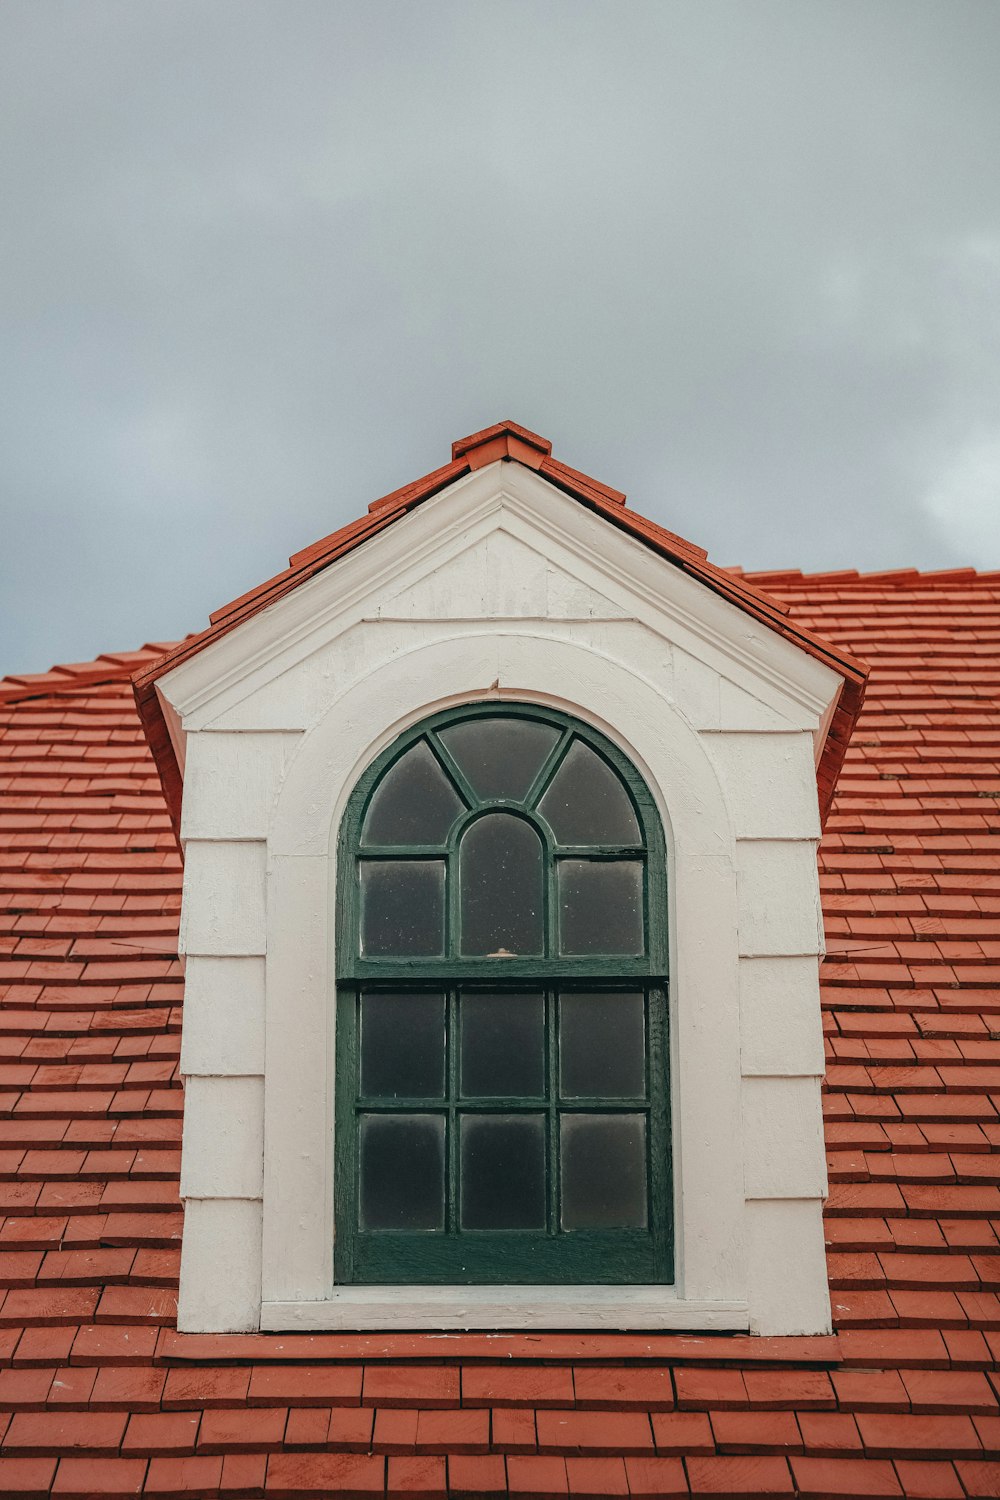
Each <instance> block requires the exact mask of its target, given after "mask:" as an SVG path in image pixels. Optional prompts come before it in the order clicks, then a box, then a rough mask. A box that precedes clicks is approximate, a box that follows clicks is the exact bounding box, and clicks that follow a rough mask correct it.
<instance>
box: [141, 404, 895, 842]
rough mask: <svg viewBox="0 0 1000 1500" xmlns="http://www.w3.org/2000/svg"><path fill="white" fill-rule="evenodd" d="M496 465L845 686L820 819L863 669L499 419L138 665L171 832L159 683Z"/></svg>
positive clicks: (827, 731) (821, 772) (173, 749)
mask: <svg viewBox="0 0 1000 1500" xmlns="http://www.w3.org/2000/svg"><path fill="white" fill-rule="evenodd" d="M496 463H503V464H513V465H519V466H521V467H523V468H524V469H525V470H528V471H532V472H534V473H536V474H537V475H538V476H539V477H540V478H542V479H544V480H545V481H547V482H548V484H550V485H552V486H553V487H554V488H555V489H557V490H559V491H561V492H562V493H564V494H566V495H569V496H571V497H572V498H573V499H574V500H576V501H578V502H579V503H580V504H581V505H582V506H584V507H585V508H586V509H588V510H589V511H591V512H593V513H594V514H596V515H598V516H600V517H601V518H602V519H603V520H605V521H606V522H608V523H609V524H610V525H611V526H613V527H616V528H618V529H619V530H621V531H623V532H625V533H626V534H627V535H629V536H630V537H632V538H634V539H636V540H638V541H639V542H641V543H642V544H643V545H644V546H646V547H648V548H650V549H651V550H652V551H653V552H654V553H656V554H657V555H658V556H660V557H662V558H663V559H665V560H666V561H667V562H668V563H670V564H671V565H672V566H673V567H675V568H677V569H679V570H680V571H681V572H682V573H684V574H686V575H688V576H689V577H691V578H692V579H694V580H695V581H697V582H698V583H700V584H702V585H704V586H705V587H706V588H707V589H709V590H711V592H712V593H714V594H716V595H718V596H719V597H720V598H721V599H724V600H725V601H726V602H727V603H729V604H731V605H734V606H735V607H736V608H737V609H740V610H742V611H743V612H744V613H746V614H747V615H749V616H750V617H751V618H752V619H753V620H755V621H756V622H757V623H758V624H760V625H763V626H765V627H766V628H767V629H768V630H770V631H773V632H774V633H775V634H776V635H778V636H780V637H781V638H783V639H784V640H786V641H789V642H790V643H792V644H793V645H795V646H796V647H798V648H799V649H801V650H802V651H804V652H805V653H806V654H807V655H808V656H811V657H813V658H814V659H815V660H817V661H819V662H820V663H822V664H823V665H824V666H826V667H829V668H830V669H832V671H833V672H835V673H836V674H837V676H838V677H839V678H840V679H841V682H842V687H841V689H840V692H839V697H838V698H837V699H836V701H835V702H834V703H832V704H831V706H830V710H829V712H828V713H827V715H826V717H825V719H824V724H823V741H822V744H821V745H820V746H818V747H817V749H818V753H817V782H818V790H819V802H820V813H821V817H822V818H824V819H825V817H826V814H827V812H828V810H829V806H830V802H831V799H832V796H833V790H834V787H835V785H836V781H837V776H838V775H839V772H840V768H841V765H842V763H843V759H844V755H845V752H846V748H847V743H848V741H849V739H850V735H851V732H852V730H853V727H854V724H855V721H856V719H857V716H858V714H859V712H860V709H861V704H862V701H863V697H864V688H865V680H866V669H865V667H864V665H863V664H862V663H861V662H859V661H858V660H857V659H856V658H854V657H852V656H851V655H850V654H849V653H847V652H845V651H844V650H843V649H841V648H838V647H835V646H833V645H831V644H830V643H829V642H826V641H824V640H823V639H822V638H821V637H819V636H817V635H814V634H812V633H811V632H809V631H807V630H805V629H803V628H802V627H801V626H799V625H797V624H795V623H794V622H793V621H791V620H790V619H789V617H788V606H787V605H786V604H784V603H782V602H781V601H779V600H777V599H775V598H773V597H771V596H769V595H768V594H767V593H766V592H764V590H763V589H762V588H760V587H758V586H757V585H756V584H754V583H749V582H747V581H746V580H744V579H743V578H742V577H740V576H738V574H737V573H736V572H734V571H732V570H727V569H724V568H720V567H717V566H716V565H715V564H713V563H711V562H709V560H708V555H707V553H706V551H705V550H704V549H703V548H701V547H698V546H695V545H694V544H693V543H691V542H688V541H686V540H685V539H684V538H683V537H680V536H677V535H676V534H675V533H674V532H671V531H668V530H666V528H664V527H662V526H660V525H658V524H657V523H656V522H654V521H650V520H649V519H647V518H646V517H644V516H641V515H639V514H638V513H637V512H635V511H632V510H630V509H629V508H628V506H627V505H626V497H625V495H624V494H623V493H622V492H621V491H619V490H614V489H612V488H610V487H609V486H608V485H605V484H603V483H601V482H600V481H598V480H596V479H593V478H591V477H590V476H589V475H586V474H583V473H581V472H580V471H578V470H576V469H573V468H571V467H570V466H569V465H567V464H564V463H561V462H560V461H558V460H557V459H555V458H553V457H552V445H551V443H550V442H549V441H548V439H546V438H543V437H540V436H539V435H538V434H537V433H534V432H531V431H530V430H529V429H528V428H525V427H521V426H519V425H518V424H517V423H514V422H509V421H504V422H498V423H495V424H494V425H493V426H492V427H487V428H484V429H483V430H482V431H480V432H476V433H473V434H471V435H470V436H469V437H466V438H461V439H458V440H457V441H456V442H454V443H453V444H452V456H451V462H450V463H448V464H445V465H444V466H443V467H441V468H439V469H435V470H433V471H432V472H431V473H429V474H425V475H423V476H422V477H421V478H420V479H417V480H414V481H413V482H412V483H410V484H408V485H405V486H403V487H402V488H400V489H398V490H394V491H392V492H391V493H390V494H388V495H384V496H382V497H380V498H379V499H377V500H374V501H372V502H371V504H370V505H369V506H368V512H367V514H366V515H365V516H362V517H360V518H359V519H358V520H356V521H352V522H350V523H349V524H348V525H346V526H343V527H341V528H339V529H338V530H337V531H335V532H332V533H331V534H330V535H329V536H326V537H323V538H322V539H321V540H319V541H317V542H315V543H313V544H312V545H311V546H309V547H307V548H304V549H303V550H301V551H299V552H297V553H294V554H293V555H292V556H291V557H290V558H289V565H288V568H287V569H285V570H284V571H283V572H281V573H278V574H276V575H275V576H274V577H273V578H271V579H268V580H267V582H265V583H263V584H260V585H259V586H258V587H257V588H255V589H252V590H250V591H249V592H247V593H245V594H243V595H241V596H240V597H239V598H237V599H234V600H232V601H231V602H230V603H229V604H226V605H223V606H222V607H221V608H220V609H217V610H215V611H214V612H213V613H212V615H211V616H210V624H209V626H208V627H207V628H206V629H205V630H203V631H201V632H200V633H199V634H195V635H191V636H188V637H187V638H186V639H185V640H184V641H182V642H181V643H180V644H179V645H178V646H176V647H174V648H173V649H171V650H170V651H168V652H167V653H166V654H165V655H164V656H162V657H161V658H159V659H158V660H157V661H155V662H154V663H153V664H151V665H147V664H143V665H142V666H141V667H140V669H139V670H138V671H137V672H136V673H135V674H134V678H133V683H134V690H135V696H136V702H137V704H138V708H139V713H140V716H141V719H142V722H143V725H144V728H145V731H146V735H147V738H148V740H149V743H150V747H151V749H152V751H153V754H154V757H155V759H156V763H157V768H158V770H159V774H160V779H161V782H162V785H163V789H164V793H165V795H166V799H167V804H168V807H169V809H170V815H171V820H172V822H173V824H174V828H175V830H177V831H179V828H180V805H181V792H182V783H183V773H182V769H181V765H180V764H179V760H180V761H182V759H183V749H182V745H181V744H180V742H179V738H178V734H177V727H176V725H174V726H172V727H173V733H171V726H169V725H168V722H167V718H166V717H165V712H164V704H163V701H162V698H161V695H160V693H159V692H158V690H157V683H158V682H159V681H160V680H161V679H162V678H164V677H165V676H166V675H167V674H168V673H170V672H173V671H174V670H175V669H176V668H178V667H180V666H182V665H183V664H185V663H187V662H189V661H191V660H192V659H193V658H194V657H195V656H197V655H198V654H199V653H201V652H203V651H204V650H205V649H206V648H207V647H209V646H212V645H213V644H214V643H216V642H217V641H219V640H221V639H222V638H223V637H225V636H227V635H229V634H230V633H231V632H233V631H235V630H237V629H238V628H239V627H240V626H241V625H244V624H245V623H246V622H247V621H249V620H251V619H253V618H254V617H255V616H257V615H259V614H260V613H261V612H262V611H264V610H266V609H269V608H271V607H272V606H273V605H275V604H277V603H278V602H279V601H280V600H282V599H284V598H286V597H287V596H288V595H289V594H291V593H292V592H293V591H295V590H296V589H298V588H300V587H301V586H302V585H303V584H305V583H307V582H308V581H309V580H311V579H313V578H315V577H316V576H317V575H318V574H320V573H322V572H324V571H325V570H326V569H328V568H330V567H331V566H332V565H333V564H334V563H336V562H338V561H339V560H340V559H342V558H344V557H346V556H347V555H348V554H350V553H351V552H353V551H355V550H356V549H357V548H359V547H361V546H362V545H363V544H364V543H367V542H369V541H370V540H372V539H373V538H374V537H376V536H378V535H380V534H381V533H383V532H384V531H385V530H386V529H387V528H388V527H390V526H391V525H393V523H394V522H396V521H398V520H400V519H401V518H402V517H404V516H406V515H408V514H410V513H412V512H413V511H414V510H416V509H417V508H418V507H419V506H421V505H422V504H424V503H425V502H426V501H428V500H430V499H431V498H432V497H434V496H436V495H439V494H441V493H442V492H443V491H444V490H446V489H448V488H449V487H450V486H452V485H454V484H456V483H457V482H458V481H460V480H463V479H465V478H467V477H468V476H470V475H472V474H475V473H476V472H477V471H480V470H482V469H484V468H486V467H487V466H489V465H491V464H496Z"/></svg>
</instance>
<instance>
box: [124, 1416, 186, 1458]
mask: <svg viewBox="0 0 1000 1500" xmlns="http://www.w3.org/2000/svg"><path fill="white" fill-rule="evenodd" d="M201 1419H202V1412H201V1411H200V1410H198V1411H169V1412H150V1413H149V1414H148V1415H142V1414H137V1415H135V1416H131V1417H129V1423H128V1427H127V1428H126V1430H125V1437H124V1438H123V1440H122V1452H123V1453H148V1454H151V1455H152V1454H155V1455H156V1456H157V1457H164V1458H170V1457H180V1456H182V1455H184V1454H189V1453H193V1452H194V1448H195V1440H196V1438H197V1436H198V1428H199V1426H200V1424H201Z"/></svg>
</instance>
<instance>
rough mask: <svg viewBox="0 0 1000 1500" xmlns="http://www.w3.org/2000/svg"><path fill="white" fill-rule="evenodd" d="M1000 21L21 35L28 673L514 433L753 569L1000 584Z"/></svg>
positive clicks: (725, 2)
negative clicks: (888, 573)
mask: <svg viewBox="0 0 1000 1500" xmlns="http://www.w3.org/2000/svg"><path fill="white" fill-rule="evenodd" d="M998 57H1000V9H998V8H997V7H995V6H987V5H983V4H981V3H979V0H971V3H965V0H934V3H926V0H882V3H880V4H879V5H877V6H872V5H870V4H868V3H862V0H822V3H816V0H797V3H795V4H794V5H793V4H789V3H787V0H780V3H772V0H732V3H730V0H713V3H708V4H706V3H704V0H697V3H680V0H654V3H644V0H628V3H625V4H623V3H621V0H609V3H588V0H568V3H561V0H527V3H526V0H494V3H492V4H490V5H486V4H483V3H478V4H477V3H470V0H463V3H458V4H452V3H441V0H425V3H423V4H417V5H415V4H413V3H412V0H405V3H390V0H379V3H376V4H372V3H371V0H364V3H360V4H355V3H351V0H337V3H332V0H211V3H205V0H140V3H135V0H72V3H71V0H6V4H5V5H4V6H3V7H2V9H0V204H2V207H0V347H2V348H3V350H4V354H5V358H4V361H3V365H2V367H0V370H2V373H0V386H2V389H0V511H2V516H3V538H4V544H3V548H2V554H3V555H2V563H0V566H2V578H0V590H2V607H3V617H2V621H0V639H2V640H3V643H4V653H3V662H2V664H0V665H2V667H3V668H4V669H7V670H38V669H41V668H44V667H45V666H47V665H48V664H49V662H50V660H66V659H77V658H82V657H86V656H90V655H92V654H93V653H95V652H97V651H100V650H108V649H111V650H114V649H123V648H127V647H130V646H132V645H134V644H137V643H138V642H139V641H141V640H143V639H163V638H169V637H172V636H176V635H178V634H181V633H183V632H184V631H185V630H188V629H195V628H198V627H200V625H201V624H203V623H204V620H205V617H206V615H207V613H208V610H209V609H211V608H214V607H215V606H216V605H218V604H220V603H222V602H224V601H225V600H226V599H228V598H230V597H232V596H234V595H236V594H238V593H240V592H241V591H242V590H243V589H245V588H247V587H249V586H251V585H252V584H254V583H256V582H258V581H259V580H261V579H262V578H264V577H267V576H269V575H270V574H271V573H273V572H275V571H277V569H278V568H279V567H280V566H281V565H282V564H283V562H284V559H285V557H286V556H287V554H288V553H289V552H290V551H292V550H294V549H296V548H298V547H300V546H303V545H305V544H307V543H308V542H309V541H311V540H313V539H314V538H315V537H317V536H320V535H323V534H325V533H326V532H328V531H330V530H332V529H333V528H334V527H336V526H337V525H339V524H342V523H343V522H344V521H346V520H349V519H351V518H352V517H353V516H355V515H357V514H359V513H360V512H361V511H362V510H363V508H364V506H365V505H366V504H367V502H368V500H369V499H371V498H373V497H374V496H375V495H377V494H380V493H382V492H384V491H386V490H389V489H392V488H394V487H395V486H397V485H399V484H401V483H404V482H406V481H407V480H409V479H411V478H414V477H416V475H418V474H419V473H422V472H423V471H424V470H426V469H429V468H433V467H436V466H437V465H438V464H439V463H441V462H442V461H443V460H444V459H445V458H446V457H447V452H448V444H449V442H450V441H451V439H452V438H454V437H458V436H461V435H463V434H464V433H466V432H469V431H472V430H474V429H475V428H477V427H479V426H483V425H485V424H486V423H488V422H491V421H493V420H495V419H497V418H498V417H501V416H512V417H514V418H515V420H518V421H521V422H524V423H526V424H527V425H529V426H532V427H535V428H536V429H537V430H539V431H541V432H543V433H545V434H546V436H548V437H550V438H552V440H553V442H554V445H555V451H556V454H557V456H559V457H563V458H565V459H566V461H568V462H570V463H572V464H574V465H576V466H577V467H580V468H583V469H586V470H588V471H589V472H591V473H593V474H595V475H597V476H598V477H600V478H602V479H604V480H606V481H607V482H609V483H611V484H614V485H616V486H617V487H619V488H622V489H625V490H627V491H628V493H629V498H630V501H631V503H632V504H634V505H635V506H636V507H637V508H638V509H640V510H642V511H643V512H645V513H646V514H648V515H650V516H653V517H654V518H656V519H657V520H659V521H662V522H663V523H665V524H666V525H668V526H669V527H671V528H672V529H674V530H677V531H680V532H682V533H683V534H685V535H688V536H690V537H691V538H692V539H693V540H696V541H698V542H700V543H701V544H702V545H705V546H707V547H708V548H709V550H710V553H711V555H712V556H713V557H714V558H715V559H716V560H718V561H720V562H741V563H742V564H743V565H744V566H746V567H771V566H786V565H787V566H801V567H805V568H827V567H830V568H834V567H849V566H854V567H860V568H879V567H894V566H902V565H911V564H914V565H918V566H922V567H947V566H954V565H956V564H964V563H974V564H976V565H978V566H982V567H991V566H992V567H996V566H1000V521H998V514H1000V505H998V498H1000V416H998V408H997V403H996V391H997V388H998V383H1000V380H998V377H1000V299H998V295H997V283H998V277H1000V194H998V188H997V182H998V178H997V166H996V164H997V161H998V160H1000V96H998V90H997V88H996V81H995V79H996V65H997V58H998Z"/></svg>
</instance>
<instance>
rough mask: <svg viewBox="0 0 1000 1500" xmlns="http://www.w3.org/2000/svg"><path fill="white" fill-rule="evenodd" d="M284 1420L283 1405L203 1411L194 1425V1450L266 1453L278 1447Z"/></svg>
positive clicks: (283, 1430)
mask: <svg viewBox="0 0 1000 1500" xmlns="http://www.w3.org/2000/svg"><path fill="white" fill-rule="evenodd" d="M287 1420H288V1409H287V1407H284V1406H262V1407H254V1408H251V1409H249V1410H246V1411H206V1412H205V1413H204V1415H203V1416H202V1419H201V1426H200V1427H199V1429H198V1452H199V1453H269V1452H271V1451H272V1450H273V1449H275V1448H278V1447H280V1445H281V1440H282V1438H283V1437H284V1435H285V1423H286V1421H287Z"/></svg>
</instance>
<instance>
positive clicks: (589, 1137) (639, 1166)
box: [560, 1115, 646, 1229]
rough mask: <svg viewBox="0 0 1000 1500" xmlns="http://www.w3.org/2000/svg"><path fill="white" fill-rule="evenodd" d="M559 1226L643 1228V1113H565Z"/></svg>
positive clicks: (644, 1170)
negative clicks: (560, 1221) (560, 1219)
mask: <svg viewBox="0 0 1000 1500" xmlns="http://www.w3.org/2000/svg"><path fill="white" fill-rule="evenodd" d="M560 1125H561V1136H562V1227H563V1228H564V1229H630V1228H631V1229H643V1228H645V1225H646V1120H645V1117H644V1116H643V1115H563V1116H562V1119H561V1122H560Z"/></svg>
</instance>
